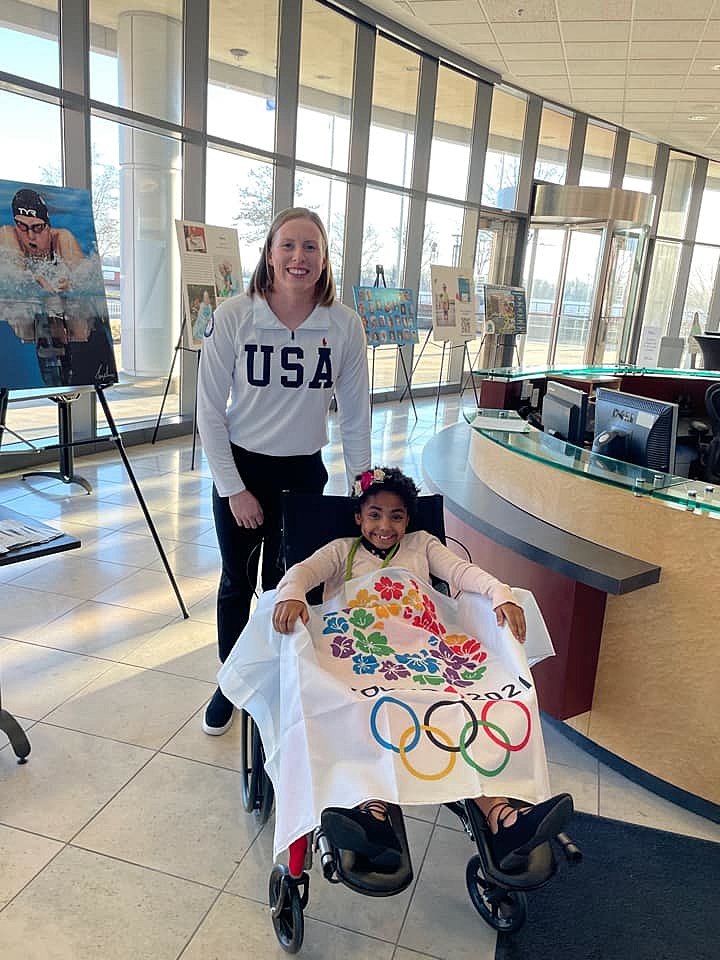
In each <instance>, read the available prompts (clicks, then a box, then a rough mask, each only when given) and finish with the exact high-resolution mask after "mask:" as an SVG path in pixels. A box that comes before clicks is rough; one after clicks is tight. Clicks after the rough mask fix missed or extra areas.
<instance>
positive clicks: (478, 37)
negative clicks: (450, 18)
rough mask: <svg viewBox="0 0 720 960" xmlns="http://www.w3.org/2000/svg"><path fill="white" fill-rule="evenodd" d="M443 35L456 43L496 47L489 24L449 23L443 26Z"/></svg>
mask: <svg viewBox="0 0 720 960" xmlns="http://www.w3.org/2000/svg"><path fill="white" fill-rule="evenodd" d="M442 29H443V34H444V35H445V36H446V37H449V38H450V39H451V40H454V41H455V42H456V43H491V44H493V46H494V45H495V38H494V37H493V35H492V30H491V29H490V27H489V26H488V25H487V23H447V24H445V25H444V26H443V28H442Z"/></svg>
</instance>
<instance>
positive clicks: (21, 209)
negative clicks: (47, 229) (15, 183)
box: [12, 187, 50, 223]
mask: <svg viewBox="0 0 720 960" xmlns="http://www.w3.org/2000/svg"><path fill="white" fill-rule="evenodd" d="M12 212H13V216H14V217H18V216H20V217H36V218H37V219H38V220H44V221H45V222H46V223H49V222H50V217H49V215H48V208H47V204H46V203H45V201H44V200H43V198H42V197H41V196H40V194H39V193H38V192H37V191H36V190H30V189H29V188H28V187H25V188H23V189H22V190H18V192H17V193H16V194H15V196H14V197H13V198H12Z"/></svg>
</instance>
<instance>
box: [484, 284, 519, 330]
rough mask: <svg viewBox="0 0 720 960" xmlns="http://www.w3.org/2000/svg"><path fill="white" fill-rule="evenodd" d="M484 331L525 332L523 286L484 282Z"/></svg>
mask: <svg viewBox="0 0 720 960" xmlns="http://www.w3.org/2000/svg"><path fill="white" fill-rule="evenodd" d="M485 331H486V333H498V334H508V333H527V304H526V300H525V288H524V287H498V286H492V285H491V284H488V283H486V284H485Z"/></svg>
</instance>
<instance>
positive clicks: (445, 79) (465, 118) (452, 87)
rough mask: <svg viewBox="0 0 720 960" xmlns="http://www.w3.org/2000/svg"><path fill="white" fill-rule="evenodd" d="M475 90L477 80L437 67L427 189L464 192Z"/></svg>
mask: <svg viewBox="0 0 720 960" xmlns="http://www.w3.org/2000/svg"><path fill="white" fill-rule="evenodd" d="M476 93H477V81H475V80H472V79H471V78H470V77H466V76H465V75H464V74H462V73H458V72H457V70H451V69H450V68H449V67H444V66H442V65H441V66H440V67H439V69H438V82H437V94H436V98H435V122H434V123H433V138H432V147H431V151H430V172H429V175H428V193H437V194H440V195H441V196H444V197H454V198H455V199H457V200H464V199H465V197H466V196H467V187H468V172H469V170H470V145H471V143H472V132H473V119H474V117H475V97H476Z"/></svg>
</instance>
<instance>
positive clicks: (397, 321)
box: [353, 287, 418, 347]
mask: <svg viewBox="0 0 720 960" xmlns="http://www.w3.org/2000/svg"><path fill="white" fill-rule="evenodd" d="M353 295H354V297H355V309H356V310H357V312H358V314H359V315H360V319H361V320H362V324H363V328H364V330H365V336H366V337H367V342H368V345H369V346H371V347H381V346H383V344H387V343H396V344H400V346H402V345H403V344H406V343H417V342H418V328H417V315H416V313H415V298H414V297H413V295H412V291H411V290H407V289H400V288H398V287H353Z"/></svg>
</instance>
